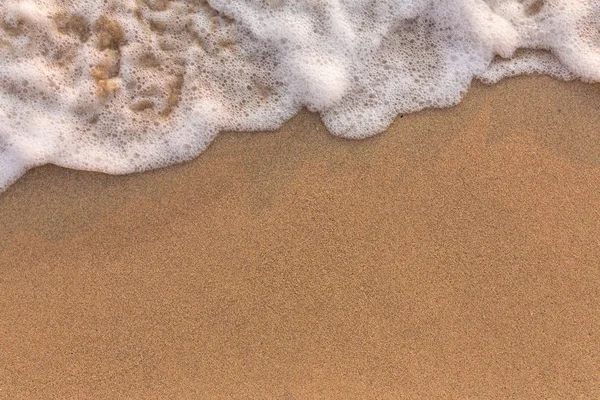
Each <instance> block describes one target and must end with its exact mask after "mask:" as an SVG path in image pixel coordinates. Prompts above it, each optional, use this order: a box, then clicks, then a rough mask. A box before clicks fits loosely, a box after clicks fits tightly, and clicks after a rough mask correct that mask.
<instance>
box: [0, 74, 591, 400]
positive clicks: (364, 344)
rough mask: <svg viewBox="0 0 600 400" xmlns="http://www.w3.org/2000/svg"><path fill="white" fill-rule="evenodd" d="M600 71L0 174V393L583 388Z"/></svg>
mask: <svg viewBox="0 0 600 400" xmlns="http://www.w3.org/2000/svg"><path fill="white" fill-rule="evenodd" d="M599 100H600V86H598V85H587V84H583V83H578V82H570V83H564V82H559V81H555V80H552V79H550V78H546V77H524V78H517V79H512V80H509V81H506V82H503V83H501V84H499V85H497V86H493V87H488V86H483V85H481V84H476V85H474V87H473V88H472V89H471V91H470V92H469V94H468V95H467V97H466V98H465V100H464V101H463V103H461V104H460V105H459V106H457V107H455V108H452V109H445V110H430V111H425V112H420V113H417V114H413V115H406V116H404V117H402V118H400V117H399V118H398V119H397V120H396V122H395V123H394V124H393V125H392V127H391V128H390V129H389V130H388V131H387V132H386V133H384V134H381V135H379V136H376V137H374V138H372V139H368V140H364V141H349V140H343V139H340V138H336V137H333V136H331V135H329V134H328V133H327V132H326V130H325V129H324V127H323V125H322V124H321V122H320V121H319V119H318V117H317V116H315V115H313V114H310V113H308V112H303V113H301V114H300V115H298V116H297V117H295V118H294V119H292V120H291V121H290V122H288V123H287V124H286V125H285V126H284V127H283V128H282V129H281V130H280V131H278V132H275V133H273V132H271V133H243V134H233V133H225V134H222V135H221V136H220V137H219V138H218V139H217V140H216V141H215V142H214V143H213V145H212V146H211V147H210V148H209V149H208V150H207V151H206V152H205V153H204V154H202V155H201V156H200V157H199V158H198V159H196V160H195V161H193V162H190V163H188V164H185V165H179V166H175V167H171V168H168V169H164V170H159V171H153V172H149V173H144V174H139V175H131V176H107V175H103V174H98V173H89V172H81V171H71V170H66V169H62V168H58V167H52V166H48V167H42V168H38V169H35V170H33V171H30V172H29V173H28V174H27V175H26V176H25V177H24V178H22V179H21V180H20V181H18V182H17V183H16V184H14V185H13V186H12V187H10V188H9V189H8V190H7V191H6V192H5V193H3V194H2V195H0V229H1V231H0V399H11V400H12V399H45V400H50V399H403V398H406V399H417V398H430V399H433V398H440V399H451V398H456V399H483V398H486V399H492V398H503V399H504V398H514V399H538V398H539V399H542V398H543V399H571V398H580V399H598V398H600V345H599V343H600V113H599V112H598V102H599Z"/></svg>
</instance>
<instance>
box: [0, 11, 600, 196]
mask: <svg viewBox="0 0 600 400" xmlns="http://www.w3.org/2000/svg"><path fill="white" fill-rule="evenodd" d="M524 73H543V74H549V75H552V76H554V77H557V78H560V79H576V78H578V79H581V80H584V81H589V82H597V81H600V0H578V1H574V0H520V1H519V0H485V1H483V0H435V1H434V0H414V1H410V0H405V1H402V0H396V1H392V0H295V1H291V0H208V1H205V0H173V1H171V0H105V1H104V2H100V1H96V0H36V1H33V0H3V1H2V3H1V5H0V191H2V190H3V189H5V188H6V187H7V186H8V185H9V184H10V183H12V182H14V181H15V180H16V179H17V178H18V177H19V176H20V175H22V174H23V173H24V172H25V171H26V170H27V169H28V168H32V167H34V166H37V165H41V164H46V163H54V164H58V165H62V166H65V167H70V168H77V169H86V170H96V171H103V172H107V173H115V174H123V173H131V172H135V171H143V170H147V169H151V168H158V167H161V166H166V165H169V164H173V163H177V162H181V161H185V160H189V159H191V158H193V157H195V156H197V155H198V154H199V153H200V152H202V151H203V150H204V149H205V148H206V147H207V146H208V145H209V144H210V142H211V141H212V140H213V138H214V137H215V136H216V135H217V134H218V132H219V131H223V130H244V131H249V130H270V129H276V128H278V127H279V126H281V124H283V123H284V122H285V121H286V120H288V119H289V118H291V117H292V116H293V115H294V114H295V113H297V112H298V111H299V110H300V109H301V108H302V107H307V108H308V109H310V110H313V111H317V112H319V113H320V115H321V117H322V119H323V121H324V123H325V124H326V126H327V128H328V129H329V131H330V132H331V133H332V134H335V135H339V136H343V137H347V138H357V139H358V138H364V137H368V136H371V135H374V134H376V133H378V132H381V131H383V130H384V129H385V128H386V127H387V126H388V125H389V124H390V123H391V121H392V120H393V119H394V118H395V116H396V115H398V114H399V113H403V114H404V113H410V112H415V111H418V110H421V109H423V108H427V107H448V106H451V105H454V104H456V103H458V102H459V101H460V99H461V97H462V96H463V95H464V94H465V93H466V91H467V89H468V87H469V85H470V82H471V81H472V80H473V79H474V78H478V79H480V80H482V81H484V82H487V83H494V82H497V81H499V80H500V79H502V78H505V77H508V76H514V75H518V74H524Z"/></svg>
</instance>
